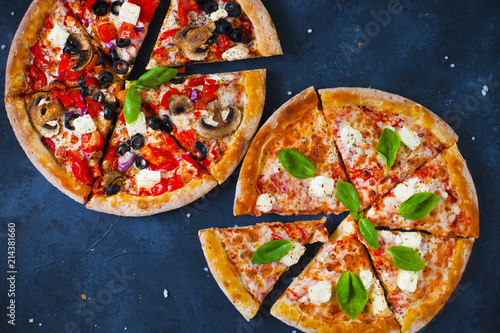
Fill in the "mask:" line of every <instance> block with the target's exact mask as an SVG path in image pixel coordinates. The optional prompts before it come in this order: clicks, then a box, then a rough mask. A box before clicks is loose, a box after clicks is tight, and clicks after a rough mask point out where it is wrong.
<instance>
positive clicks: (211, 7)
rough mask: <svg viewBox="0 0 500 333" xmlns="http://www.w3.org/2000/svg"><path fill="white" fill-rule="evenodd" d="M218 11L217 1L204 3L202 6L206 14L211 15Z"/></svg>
mask: <svg viewBox="0 0 500 333" xmlns="http://www.w3.org/2000/svg"><path fill="white" fill-rule="evenodd" d="M218 9H219V4H218V3H217V1H205V3H204V4H203V10H204V11H205V12H206V13H207V14H210V13H213V12H216V11H217V10H218Z"/></svg>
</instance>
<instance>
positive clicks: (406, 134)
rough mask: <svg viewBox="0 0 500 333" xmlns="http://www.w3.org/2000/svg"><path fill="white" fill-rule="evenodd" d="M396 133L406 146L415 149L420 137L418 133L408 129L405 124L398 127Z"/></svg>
mask: <svg viewBox="0 0 500 333" xmlns="http://www.w3.org/2000/svg"><path fill="white" fill-rule="evenodd" d="M397 134H398V135H399V137H400V138H401V141H402V142H403V143H404V144H405V146H406V147H408V148H410V149H411V150H415V148H417V147H418V146H419V145H420V138H419V137H418V134H417V133H415V132H413V131H412V130H409V129H408V128H407V127H406V126H403V127H402V128H398V130H397Z"/></svg>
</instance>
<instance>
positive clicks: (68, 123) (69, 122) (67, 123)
mask: <svg viewBox="0 0 500 333" xmlns="http://www.w3.org/2000/svg"><path fill="white" fill-rule="evenodd" d="M78 117H80V115H79V114H78V113H72V114H70V115H66V117H64V127H66V128H67V129H69V130H70V131H74V130H75V126H73V120H75V119H76V118H78Z"/></svg>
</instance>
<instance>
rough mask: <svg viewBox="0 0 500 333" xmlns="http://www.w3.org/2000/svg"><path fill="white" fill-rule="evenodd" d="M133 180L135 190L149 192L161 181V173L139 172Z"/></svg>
mask: <svg viewBox="0 0 500 333" xmlns="http://www.w3.org/2000/svg"><path fill="white" fill-rule="evenodd" d="M135 180H136V182H137V188H143V189H146V190H149V189H150V188H152V187H153V186H155V185H156V184H157V183H159V182H160V181H161V171H152V170H147V169H144V170H140V171H139V172H138V173H137V175H135Z"/></svg>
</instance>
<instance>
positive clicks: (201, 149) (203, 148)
mask: <svg viewBox="0 0 500 333" xmlns="http://www.w3.org/2000/svg"><path fill="white" fill-rule="evenodd" d="M195 148H196V150H197V151H198V152H199V157H198V161H200V162H201V161H204V160H205V159H206V158H207V147H206V146H205V145H204V144H203V143H201V142H200V141H196V143H195Z"/></svg>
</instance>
